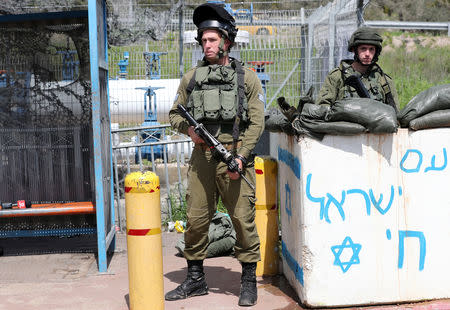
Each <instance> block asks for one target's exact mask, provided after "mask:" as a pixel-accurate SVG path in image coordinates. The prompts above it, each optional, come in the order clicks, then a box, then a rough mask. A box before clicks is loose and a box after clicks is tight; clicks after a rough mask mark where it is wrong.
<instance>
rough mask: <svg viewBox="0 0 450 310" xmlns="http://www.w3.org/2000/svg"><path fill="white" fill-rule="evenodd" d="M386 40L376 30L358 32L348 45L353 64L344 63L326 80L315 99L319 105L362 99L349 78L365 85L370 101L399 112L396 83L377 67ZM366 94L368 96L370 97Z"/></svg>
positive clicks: (343, 61)
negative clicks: (382, 44) (379, 102)
mask: <svg viewBox="0 0 450 310" xmlns="http://www.w3.org/2000/svg"><path fill="white" fill-rule="evenodd" d="M382 42H383V39H382V38H381V36H380V35H379V34H378V33H376V32H375V31H374V30H373V29H370V28H367V27H362V28H359V29H357V30H356V31H355V32H354V33H353V34H352V36H351V38H350V40H349V42H348V50H349V52H352V53H354V54H355V56H354V60H351V59H344V60H342V61H341V63H340V65H339V67H337V68H335V69H333V70H332V71H331V72H330V73H329V74H328V75H327V77H326V78H325V81H324V83H323V85H322V88H321V89H320V92H319V95H318V97H317V99H316V103H317V104H328V105H332V104H333V103H334V102H335V101H336V100H340V99H347V98H355V97H362V96H361V95H360V94H358V91H357V89H356V88H355V87H353V86H351V85H349V84H352V83H348V81H349V80H350V79H348V78H349V77H350V76H356V77H358V78H359V79H360V81H361V82H362V84H363V86H364V88H365V89H366V90H367V92H368V95H369V96H370V98H371V99H374V100H378V101H381V102H384V103H386V104H388V105H390V106H392V107H393V108H394V109H395V111H396V112H398V108H399V106H398V99H397V92H396V90H395V86H394V83H393V81H392V79H391V77H389V76H388V75H386V74H385V73H384V72H383V70H381V67H380V66H379V65H378V64H377V61H378V56H380V53H381V49H382V46H381V43H382ZM367 92H366V94H367Z"/></svg>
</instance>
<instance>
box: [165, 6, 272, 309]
mask: <svg viewBox="0 0 450 310" xmlns="http://www.w3.org/2000/svg"><path fill="white" fill-rule="evenodd" d="M193 21H194V24H195V25H196V26H197V28H198V30H197V38H196V39H197V41H198V42H199V44H200V45H201V46H202V48H203V52H204V55H205V57H204V58H203V60H202V61H200V62H199V64H198V65H197V67H195V68H193V69H191V70H189V71H188V72H187V73H186V74H185V75H184V76H183V78H182V79H181V82H180V86H179V88H178V91H177V95H176V99H175V102H174V105H173V107H172V109H171V110H170V112H169V118H170V123H171V125H172V127H173V128H175V129H177V130H178V131H179V132H181V133H184V134H188V135H189V136H190V137H191V138H192V141H193V142H194V143H195V147H194V150H193V152H192V156H191V159H190V167H189V171H188V187H187V193H186V202H187V224H186V231H185V235H184V237H185V243H186V246H185V250H184V256H185V258H186V260H187V265H188V271H187V277H186V279H185V280H184V282H183V283H182V284H181V285H179V286H178V287H177V288H176V289H174V290H172V291H170V292H168V293H167V294H166V296H165V299H166V300H178V299H184V298H187V297H191V296H197V295H204V294H207V293H208V286H207V284H206V280H205V274H204V272H203V260H204V259H205V258H206V249H207V246H208V228H209V224H210V221H211V219H212V217H213V215H214V213H215V212H216V204H217V202H218V199H219V197H220V198H221V199H222V202H223V204H224V205H225V207H226V208H227V210H228V213H229V215H230V217H231V220H232V222H233V226H234V229H235V230H236V244H235V255H236V258H237V259H238V260H239V261H240V263H241V265H242V276H241V288H240V295H239V305H240V306H252V305H254V304H256V301H257V288H256V274H255V272H256V263H257V262H258V261H259V260H260V252H259V238H258V234H257V231H256V226H255V222H254V220H255V206H254V205H255V190H254V188H252V184H255V172H254V158H253V155H252V151H253V148H254V147H255V145H256V143H257V142H258V140H259V137H260V136H261V134H262V132H263V129H264V101H263V100H264V95H263V90H262V87H261V83H260V81H259V79H258V77H257V76H256V74H255V73H254V72H253V71H251V70H249V69H246V68H243V67H242V64H241V62H240V61H238V60H236V59H233V58H231V57H230V56H229V51H230V48H231V47H232V45H233V44H234V39H235V37H236V34H237V29H236V27H235V21H234V18H233V17H232V16H231V15H230V14H229V13H228V12H227V11H226V10H225V9H224V8H223V7H222V6H219V5H216V4H212V3H206V4H202V5H200V6H198V7H197V8H196V9H195V10H194V15H193ZM178 105H181V109H179V108H178ZM183 107H185V108H186V109H183ZM185 111H187V112H188V113H189V114H190V115H191V116H192V118H193V119H195V121H196V122H198V123H200V124H202V125H201V126H198V125H196V126H195V127H194V126H193V124H195V122H192V119H191V122H189V121H188V120H187V119H186V115H187V114H186V113H185ZM205 129H206V131H207V134H206V135H205V132H204V130H205ZM202 132H203V134H202ZM211 137H214V138H215V139H211ZM230 154H232V155H231V156H230ZM241 176H243V177H245V179H244V178H243V177H241Z"/></svg>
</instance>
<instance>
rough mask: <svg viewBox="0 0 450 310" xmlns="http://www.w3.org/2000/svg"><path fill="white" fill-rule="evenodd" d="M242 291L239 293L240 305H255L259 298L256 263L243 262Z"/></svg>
mask: <svg viewBox="0 0 450 310" xmlns="http://www.w3.org/2000/svg"><path fill="white" fill-rule="evenodd" d="M241 264H242V276H241V293H240V294H239V306H253V305H255V304H256V300H257V299H258V291H257V288H256V263H241Z"/></svg>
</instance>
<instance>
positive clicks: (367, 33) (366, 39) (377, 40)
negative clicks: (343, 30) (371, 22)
mask: <svg viewBox="0 0 450 310" xmlns="http://www.w3.org/2000/svg"><path fill="white" fill-rule="evenodd" d="M382 42H383V39H382V38H381V36H380V35H379V34H378V33H377V32H376V31H375V30H373V29H371V28H369V27H361V28H358V29H357V30H356V31H355V32H354V33H353V34H352V36H351V37H350V40H348V51H349V52H353V53H355V57H357V55H356V51H355V48H357V47H358V46H360V45H362V44H369V45H373V46H375V49H376V53H375V57H374V59H373V62H377V61H378V56H379V55H380V53H381V49H382V48H383V47H382V45H381V43H382ZM355 59H356V58H355Z"/></svg>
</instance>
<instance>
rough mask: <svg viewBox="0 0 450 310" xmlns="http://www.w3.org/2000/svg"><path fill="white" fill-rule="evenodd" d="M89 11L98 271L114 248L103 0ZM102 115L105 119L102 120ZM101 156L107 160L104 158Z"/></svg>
mask: <svg viewBox="0 0 450 310" xmlns="http://www.w3.org/2000/svg"><path fill="white" fill-rule="evenodd" d="M88 14H89V52H90V67H91V88H92V129H93V142H94V143H93V144H94V174H95V206H96V217H97V252H98V269H99V271H100V272H106V271H107V268H108V266H107V251H108V249H109V250H110V251H114V248H115V225H114V221H115V217H114V203H113V202H114V190H113V186H114V184H113V182H111V180H112V178H111V176H112V175H113V172H112V157H111V154H112V146H111V122H110V121H109V120H110V118H109V116H110V111H109V95H108V49H107V27H106V1H105V0H89V1H88ZM102 108H103V109H102ZM102 112H106V113H102ZM102 114H103V115H102ZM104 114H106V115H104ZM105 116H106V117H107V122H105V121H104V117H105ZM105 141H107V143H105ZM103 157H104V158H105V159H106V160H103Z"/></svg>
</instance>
